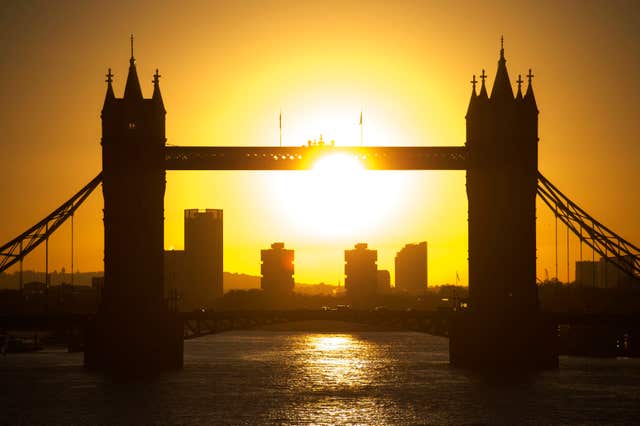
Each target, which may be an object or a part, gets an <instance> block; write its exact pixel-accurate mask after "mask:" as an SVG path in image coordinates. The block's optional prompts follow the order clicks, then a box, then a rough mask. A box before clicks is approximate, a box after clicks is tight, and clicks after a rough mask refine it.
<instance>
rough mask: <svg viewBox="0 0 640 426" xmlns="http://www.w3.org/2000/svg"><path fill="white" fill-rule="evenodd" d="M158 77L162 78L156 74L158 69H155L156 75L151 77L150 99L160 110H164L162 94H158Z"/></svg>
mask: <svg viewBox="0 0 640 426" xmlns="http://www.w3.org/2000/svg"><path fill="white" fill-rule="evenodd" d="M160 77H162V76H161V75H160V74H159V72H158V68H156V73H155V74H154V75H153V80H152V82H153V96H152V97H151V99H153V100H154V102H156V103H158V104H159V105H160V106H161V107H162V109H164V102H163V101H162V94H161V93H160Z"/></svg>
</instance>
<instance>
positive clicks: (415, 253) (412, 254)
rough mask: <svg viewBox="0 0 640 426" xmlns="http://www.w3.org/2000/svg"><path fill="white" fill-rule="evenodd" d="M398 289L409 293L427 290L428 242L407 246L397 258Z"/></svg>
mask: <svg viewBox="0 0 640 426" xmlns="http://www.w3.org/2000/svg"><path fill="white" fill-rule="evenodd" d="M395 272H396V289H398V290H402V291H406V292H407V293H424V292H425V291H426V290H427V285H428V281H427V242H426V241H423V242H421V243H418V244H407V245H405V246H404V247H403V248H402V249H401V250H400V251H399V252H398V254H396V258H395Z"/></svg>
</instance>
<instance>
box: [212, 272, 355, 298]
mask: <svg viewBox="0 0 640 426" xmlns="http://www.w3.org/2000/svg"><path fill="white" fill-rule="evenodd" d="M222 279H223V283H224V291H225V292H227V291H231V290H250V289H256V288H260V277H257V276H254V275H248V274H239V273H235V272H225V273H224V276H223V278H222ZM342 291H344V287H337V286H334V285H330V284H325V283H320V284H306V283H296V286H295V292H296V293H301V294H308V295H321V294H328V295H332V294H335V292H338V293H340V292H342Z"/></svg>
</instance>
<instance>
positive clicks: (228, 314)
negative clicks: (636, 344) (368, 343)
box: [0, 309, 640, 339]
mask: <svg viewBox="0 0 640 426" xmlns="http://www.w3.org/2000/svg"><path fill="white" fill-rule="evenodd" d="M178 315H179V316H180V317H181V319H182V320H183V322H184V325H185V333H184V337H185V339H192V338H196V337H200V336H205V335H208V334H215V333H220V332H224V331H230V330H235V329H251V328H255V327H260V326H263V325H268V324H277V323H284V322H296V321H344V322H352V323H362V324H368V325H372V326H374V327H376V326H377V327H381V328H384V329H396V330H412V331H419V332H425V333H429V334H434V335H439V336H447V335H448V324H449V321H450V319H451V317H452V316H453V315H455V312H452V311H446V310H442V311H420V310H411V311H399V310H380V311H375V310H358V309H345V310H321V309H316V310H314V309H305V310H256V311H205V312H200V311H196V312H182V313H179V314H178ZM548 315H550V316H551V319H552V321H553V322H554V323H555V324H557V325H588V326H610V327H615V328H620V329H626V330H640V314H585V313H549V314H548ZM94 316H95V315H94V314H28V315H27V314H23V315H20V314H13V315H0V331H13V330H71V329H73V330H77V331H81V330H83V329H84V328H85V327H86V325H87V324H89V323H90V322H91V321H92V319H93V317H94Z"/></svg>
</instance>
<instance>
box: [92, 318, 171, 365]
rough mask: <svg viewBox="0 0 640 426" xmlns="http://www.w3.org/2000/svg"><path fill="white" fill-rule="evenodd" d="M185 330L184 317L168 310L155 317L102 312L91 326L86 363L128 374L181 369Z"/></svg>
mask: <svg viewBox="0 0 640 426" xmlns="http://www.w3.org/2000/svg"><path fill="white" fill-rule="evenodd" d="M183 334H184V324H183V322H182V319H181V318H180V317H179V316H178V315H177V314H172V313H169V312H167V313H165V314H160V315H155V316H153V318H149V317H143V316H142V315H140V316H129V317H128V318H127V317H120V318H113V317H111V316H107V315H100V316H98V317H97V318H96V320H95V322H94V323H93V324H91V325H90V326H89V333H87V338H86V342H85V344H86V345H85V357H84V362H85V366H86V367H87V368H89V369H92V370H100V371H105V372H108V373H114V374H116V375H121V376H126V377H135V376H144V375H148V374H154V373H157V372H160V371H163V370H170V369H179V368H182V365H183Z"/></svg>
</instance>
